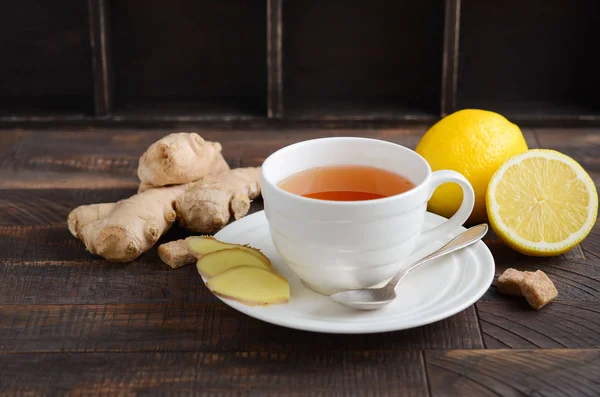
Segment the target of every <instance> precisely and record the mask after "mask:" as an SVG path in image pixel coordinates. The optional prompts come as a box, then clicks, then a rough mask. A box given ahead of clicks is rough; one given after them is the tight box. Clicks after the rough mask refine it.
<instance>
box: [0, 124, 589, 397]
mask: <svg viewBox="0 0 600 397" xmlns="http://www.w3.org/2000/svg"><path fill="white" fill-rule="evenodd" d="M427 128H428V125H420V126H413V127H410V128H408V127H406V128H394V129H380V128H378V129H360V130H345V129H333V130H322V129H314V128H311V129H283V130H282V129H279V128H277V129H257V130H254V129H230V128H228V129H204V130H203V129H197V130H196V131H198V132H199V133H200V134H201V135H202V136H203V137H204V138H205V139H209V140H216V141H219V142H221V143H222V145H223V151H224V155H225V157H226V159H227V161H228V162H229V164H230V165H231V166H232V167H239V166H253V165H260V164H261V163H262V161H263V160H264V158H265V157H266V156H268V155H269V154H270V153H272V152H273V151H275V150H276V149H278V148H280V147H282V146H285V145H288V144H291V143H294V142H298V141H302V140H306V139H312V138H316V137H323V136H346V135H353V136H355V135H359V136H365V137H372V138H378V139H384V140H388V141H391V142H397V143H400V144H403V145H406V146H408V147H411V148H414V147H415V145H416V144H417V142H418V140H419V139H420V138H421V136H422V135H423V133H424V132H425V130H426V129H427ZM172 131H177V130H156V129H154V130H137V129H136V130H123V129H109V130H106V129H93V128H88V129H84V130H78V129H65V128H61V129H56V130H28V129H19V130H0V394H3V395H7V396H20V395H29V396H30V395H40V396H50V395H52V396H53V395H106V396H115V395H133V394H134V393H137V394H139V395H155V394H159V395H189V394H197V395H210V396H221V395H222V396H229V395H256V396H263V395H272V396H294V395H295V396H307V395H308V396H332V395H333V396H353V395H361V396H375V395H390V396H394V395H401V396H434V397H437V396H453V397H456V396H499V395H500V396H565V397H578V396H590V397H591V396H598V395H599V393H600V229H599V227H598V225H596V226H595V227H594V229H593V231H592V233H591V234H590V236H589V237H588V238H587V239H586V240H585V241H583V243H582V244H581V245H579V246H577V247H576V248H575V249H574V250H572V251H570V252H568V253H566V254H564V255H561V256H560V257H556V258H532V257H526V256H523V255H520V254H517V253H516V252H514V251H512V250H510V249H509V248H507V247H506V246H505V245H504V244H502V243H501V242H500V241H499V240H498V239H497V238H495V237H494V235H493V233H491V234H490V235H488V236H486V238H485V243H486V244H487V245H488V246H489V248H490V250H491V251H492V253H493V255H494V258H495V261H496V275H499V274H500V273H501V272H502V271H504V270H505V269H506V268H507V267H515V268H517V269H521V270H533V269H542V270H543V271H544V272H546V273H547V274H548V275H549V277H551V278H552V280H553V281H554V282H555V284H556V286H557V288H558V290H559V297H558V298H557V300H556V301H555V302H553V303H551V304H550V305H548V306H547V307H545V308H544V309H542V310H540V311H534V310H532V309H531V308H529V307H528V305H527V304H526V303H525V301H524V300H523V299H520V298H515V297H507V296H503V295H500V294H499V293H498V292H497V290H496V288H495V286H492V287H491V288H490V289H489V290H488V291H487V293H486V294H485V295H484V296H483V297H482V298H481V299H480V300H479V301H478V302H477V303H476V304H475V305H473V306H471V307H469V308H467V309H466V310H464V311H463V312H461V313H459V314H457V315H455V316H452V317H450V318H448V319H445V320H442V321H439V322H436V323H434V324H431V325H427V326H424V327H419V328H415V329H411V330H406V331H398V332H387V333H382V334H371V335H331V334H322V333H310V332H304V331H297V330H293V329H287V328H283V327H279V326H275V325H270V324H267V323H264V322H261V321H259V320H255V319H253V318H250V317H248V316H246V315H244V314H242V313H239V312H237V311H235V310H233V309H231V308H230V307H228V306H226V305H225V304H223V303H222V302H221V301H219V300H218V299H216V298H215V297H214V296H213V295H212V294H211V293H210V291H208V290H207V289H206V288H205V287H204V284H203V283H202V281H201V279H200V277H199V276H198V274H197V271H196V269H195V267H194V266H187V267H183V268H180V269H177V270H173V269H170V268H169V267H168V266H166V265H164V264H163V263H161V261H160V260H159V258H158V256H157V253H156V248H154V249H152V250H151V251H149V252H148V253H146V254H144V255H143V256H141V257H140V258H139V259H138V260H136V261H134V262H131V263H127V264H115V263H109V262H107V261H105V260H103V259H102V258H99V257H97V256H93V255H90V254H88V253H87V252H86V251H85V250H84V248H83V246H82V244H81V242H80V241H78V240H77V239H75V238H73V237H72V236H71V234H70V233H69V231H68V229H67V226H66V218H67V215H68V213H69V212H70V211H71V210H72V209H73V208H75V207H76V206H78V205H81V204H91V203H97V202H104V201H116V200H119V199H121V198H124V197H127V196H129V195H131V194H133V193H135V191H136V188H137V185H138V180H137V178H136V167H137V164H138V158H139V156H140V154H141V153H142V152H143V151H144V150H145V148H147V146H148V145H150V144H151V143H152V142H154V141H155V140H157V139H159V138H160V137H162V136H163V135H165V134H167V133H169V132H172ZM524 134H525V137H526V139H527V142H528V144H529V146H530V147H532V148H535V147H544V148H552V149H557V150H560V151H562V152H563V153H566V154H568V155H570V156H572V157H573V158H575V159H576V160H577V161H579V162H580V163H581V164H582V165H583V166H584V167H585V169H586V170H588V172H589V173H590V175H591V176H592V178H593V179H594V181H595V183H596V185H597V186H598V182H600V162H599V160H598V159H600V135H599V134H598V130H597V129H541V128H536V129H528V128H525V129H524ZM259 209H261V202H260V200H257V201H256V202H255V203H254V204H253V207H252V210H253V211H256V210H259ZM186 235H187V233H185V232H183V231H181V230H180V229H178V228H174V229H173V230H171V231H170V232H169V233H168V234H167V235H166V236H164V238H163V239H162V240H161V241H167V240H172V239H176V238H180V237H183V236H186ZM494 283H495V282H494Z"/></svg>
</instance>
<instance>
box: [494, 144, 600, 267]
mask: <svg viewBox="0 0 600 397" xmlns="http://www.w3.org/2000/svg"><path fill="white" fill-rule="evenodd" d="M486 201H487V212H488V217H489V220H490V223H491V225H492V228H493V229H494V231H496V234H498V236H499V237H500V238H501V239H502V240H503V241H504V242H505V243H506V244H508V245H509V246H511V247H512V248H513V249H515V250H517V251H519V252H522V253H524V254H527V255H534V256H550V255H558V254H561V253H563V252H566V251H568V250H570V249H571V248H573V247H574V246H575V245H577V244H578V243H579V242H581V241H582V240H583V239H584V238H585V237H586V236H587V235H588V234H589V232H590V230H591V228H592V226H593V225H594V223H595V221H596V217H597V211H598V195H597V192H596V187H595V185H594V182H593V181H592V179H591V178H590V177H589V175H588V174H587V173H586V172H585V170H584V169H583V168H582V167H581V166H580V165H579V164H578V163H577V162H576V161H575V160H573V159H571V158H570V157H568V156H565V155H563V154H561V153H559V152H556V151H554V150H546V149H533V150H529V151H527V152H525V153H523V154H520V155H517V156H515V157H513V158H511V159H510V160H509V161H507V162H506V163H505V164H503V165H502V166H501V167H500V168H499V169H498V170H497V171H496V173H495V174H494V176H493V177H492V179H491V181H490V185H489V186H488V191H487V195H486Z"/></svg>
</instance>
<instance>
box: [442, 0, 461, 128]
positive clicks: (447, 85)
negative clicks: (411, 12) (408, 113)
mask: <svg viewBox="0 0 600 397" xmlns="http://www.w3.org/2000/svg"><path fill="white" fill-rule="evenodd" d="M460 5H461V2H460V0H449V1H446V8H445V13H444V53H443V58H442V94H441V106H440V115H441V116H442V117H445V116H446V115H448V114H450V113H452V112H454V111H455V110H456V90H457V84H458V54H459V52H458V47H459V38H460Z"/></svg>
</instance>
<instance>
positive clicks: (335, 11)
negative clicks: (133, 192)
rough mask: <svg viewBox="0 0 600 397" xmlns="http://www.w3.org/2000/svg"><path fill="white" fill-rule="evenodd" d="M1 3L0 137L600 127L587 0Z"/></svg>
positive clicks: (594, 36) (591, 7)
mask: <svg viewBox="0 0 600 397" xmlns="http://www.w3.org/2000/svg"><path fill="white" fill-rule="evenodd" d="M4 4H5V7H4V8H3V12H2V13H1V15H0V59H1V60H2V62H0V126H1V125H5V126H9V125H10V126H13V125H23V126H27V125H32V124H33V125H48V124H52V123H53V124H54V125H61V123H62V124H64V123H71V124H75V123H79V124H80V125H90V124H91V123H93V124H95V125H119V126H125V125H128V124H136V123H138V124H139V123H142V122H146V123H147V125H154V123H156V122H162V123H166V124H169V123H170V125H173V124H174V123H181V122H196V123H197V122H203V123H205V124H206V125H208V124H212V125H215V124H219V123H220V124H224V123H232V122H238V123H242V125H244V126H248V125H278V126H281V125H284V126H285V125H292V124H303V123H313V124H318V125H320V126H326V125H331V123H338V125H339V124H340V123H341V124H343V125H346V126H352V125H356V123H360V122H363V123H364V122H369V123H384V124H385V123H394V122H409V121H410V122H417V123H418V122H431V121H434V120H436V119H438V118H439V117H441V116H444V115H446V114H449V113H452V112H453V111H455V110H458V109H462V108H465V107H479V108H485V109H490V110H496V111H499V112H500V113H502V114H504V115H506V116H507V117H509V118H510V119H511V120H513V121H516V122H519V123H521V124H529V125H541V124H552V123H561V124H572V125H575V124H578V125H583V124H597V123H599V122H600V102H599V98H598V92H600V81H599V79H600V77H599V74H598V73H597V69H598V68H597V63H596V62H595V61H594V59H595V58H594V52H595V49H596V47H597V42H598V39H600V35H599V33H600V28H599V26H600V2H598V1H596V0H547V1H531V0H529V1H518V0H506V1H502V2H498V1H491V0H446V1H444V0H419V1H416V0H397V1H392V0H372V1H366V0H347V1H327V2H321V1H318V0H223V1H216V2H215V1H193V0H177V1H160V0H120V1H116V0H88V1H82V0H65V1H62V2H61V5H60V6H56V5H54V4H51V3H48V2H45V1H42V0H21V1H18V2H11V3H8V2H5V3H4Z"/></svg>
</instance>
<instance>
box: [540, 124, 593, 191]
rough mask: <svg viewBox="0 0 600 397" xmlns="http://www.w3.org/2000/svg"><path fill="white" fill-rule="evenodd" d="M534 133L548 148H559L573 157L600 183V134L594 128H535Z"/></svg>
mask: <svg viewBox="0 0 600 397" xmlns="http://www.w3.org/2000/svg"><path fill="white" fill-rule="evenodd" d="M534 133H535V135H536V137H537V139H538V141H539V143H540V145H541V147H543V148H546V149H554V150H558V151H559V152H561V153H564V154H566V155H567V156H570V157H572V158H573V159H575V160H576V161H577V162H579V163H580V164H581V166H582V167H583V168H584V169H585V170H586V171H587V172H588V173H590V175H591V176H592V179H594V182H596V185H598V184H599V183H600V157H599V156H598V153H600V135H598V129H592V128H535V129H534Z"/></svg>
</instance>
